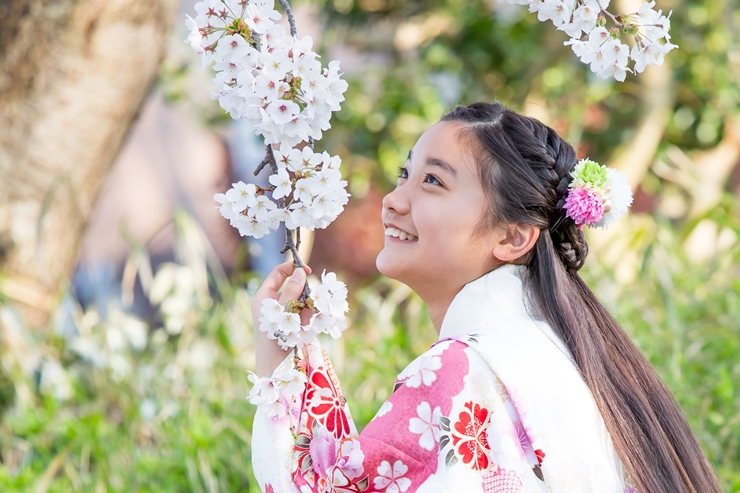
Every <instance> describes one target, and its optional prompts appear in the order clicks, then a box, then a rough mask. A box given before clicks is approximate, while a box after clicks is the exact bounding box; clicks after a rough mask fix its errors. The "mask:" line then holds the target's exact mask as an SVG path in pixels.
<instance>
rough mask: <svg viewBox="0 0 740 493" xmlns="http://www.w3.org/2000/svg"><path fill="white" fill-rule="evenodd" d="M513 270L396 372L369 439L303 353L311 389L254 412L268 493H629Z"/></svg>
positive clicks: (463, 300)
mask: <svg viewBox="0 0 740 493" xmlns="http://www.w3.org/2000/svg"><path fill="white" fill-rule="evenodd" d="M518 274H519V271H518V268H516V267H515V266H504V267H502V268H499V269H497V270H495V271H493V272H491V273H489V274H487V275H486V276H484V277H482V278H480V279H478V280H476V281H474V282H472V283H470V284H468V285H467V286H466V287H465V288H464V289H463V290H462V291H461V292H460V294H458V296H457V297H456V298H455V300H454V301H453V303H452V305H451V306H450V309H449V311H448V314H447V315H446V317H445V322H444V324H443V326H442V330H441V332H440V340H439V341H438V342H437V343H435V344H434V345H433V346H432V347H431V348H430V349H429V350H428V351H427V352H425V353H424V354H422V355H421V356H419V357H418V358H417V359H416V360H414V361H413V362H411V364H409V365H408V366H407V367H406V369H404V370H403V372H401V373H400V374H399V375H398V377H397V379H396V382H395V385H394V387H393V393H392V394H391V396H390V397H389V398H388V400H387V401H386V402H385V403H384V404H383V405H382V406H381V407H380V409H379V410H378V412H377V414H376V416H375V417H374V418H373V420H372V421H371V422H370V423H369V424H368V425H367V426H366V427H365V429H364V430H363V431H362V433H358V432H357V430H356V428H355V426H354V423H353V421H352V418H351V415H350V411H349V408H348V406H347V402H346V400H345V398H344V395H343V393H342V390H341V388H340V385H339V381H338V378H337V375H336V374H335V372H334V369H333V367H332V365H331V362H330V361H329V358H328V356H327V354H326V352H325V351H324V350H323V348H322V347H321V346H320V344H319V343H317V342H316V343H313V344H310V345H306V346H305V348H304V351H303V354H304V356H303V359H302V360H301V362H300V364H301V366H302V367H303V368H304V369H305V371H306V375H307V379H308V382H307V383H306V386H305V391H304V392H303V394H302V395H301V396H299V397H298V398H296V399H294V400H293V402H291V403H287V405H288V407H289V412H288V413H287V415H286V416H285V417H273V418H269V417H267V414H266V413H265V412H264V410H262V409H260V407H261V406H259V407H258V412H257V415H256V416H255V422H254V433H253V441H252V450H253V466H254V472H255V476H256V477H257V480H258V481H259V483H260V486H261V487H262V490H263V491H265V492H276V493H283V492H300V493H309V492H310V493H328V492H353V493H374V492H383V493H411V492H420V493H430V492H434V493H437V492H475V493H477V492H482V493H534V492H554V493H559V492H568V493H573V492H583V493H586V492H590V491H599V492H617V493H622V492H630V491H634V490H633V489H632V488H631V486H630V485H629V482H628V481H627V480H626V479H625V478H624V474H623V472H622V467H621V464H620V462H619V460H618V458H617V457H616V454H615V452H614V448H613V445H612V444H611V440H610V438H609V435H608V433H607V432H606V429H605V428H604V424H603V421H602V420H601V417H600V415H599V413H598V410H597V408H596V406H595V404H594V402H593V398H592V397H591V394H590V392H589V391H588V388H587V387H586V386H585V383H584V382H583V380H582V379H581V378H580V376H579V374H578V372H577V369H576V368H575V366H574V365H573V362H572V361H571V359H570V357H569V355H568V353H567V351H565V350H564V347H563V345H562V343H560V342H559V341H558V340H557V339H556V338H555V337H554V335H553V334H552V331H549V330H548V329H549V327H546V326H543V324H542V322H541V321H537V320H536V319H535V318H534V317H531V316H530V314H529V311H528V310H527V309H526V307H525V303H524V300H523V298H522V297H521V294H522V287H521V281H520V278H519V275H518ZM472 308H474V309H472ZM290 364H292V359H291V358H288V359H286V361H284V362H283V365H290ZM278 370H280V368H278Z"/></svg>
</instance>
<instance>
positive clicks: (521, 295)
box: [439, 264, 536, 340]
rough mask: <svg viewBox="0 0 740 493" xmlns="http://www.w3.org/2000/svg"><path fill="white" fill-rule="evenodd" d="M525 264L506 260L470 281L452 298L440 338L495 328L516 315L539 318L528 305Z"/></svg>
mask: <svg viewBox="0 0 740 493" xmlns="http://www.w3.org/2000/svg"><path fill="white" fill-rule="evenodd" d="M525 269H526V267H525V266H522V265H514V264H504V265H502V266H500V267H498V268H497V269H494V270H492V271H491V272H489V273H488V274H485V275H483V276H481V277H479V278H478V279H476V280H474V281H471V282H469V283H468V284H466V285H465V286H464V287H463V288H462V289H461V290H460V292H459V293H458V294H457V296H455V299H453V300H452V303H451V304H450V307H449V308H448V309H447V313H446V314H445V318H444V320H443V321H442V328H441V329H440V331H439V338H440V340H441V339H445V338H449V337H454V336H457V335H461V334H465V333H472V332H475V331H480V330H481V329H484V327H483V326H485V329H486V331H488V330H495V327H496V326H497V325H499V324H498V323H497V322H503V321H504V320H509V321H511V320H512V319H519V320H521V319H523V318H524V319H530V320H532V321H534V320H536V319H535V318H534V317H532V316H531V314H532V313H534V310H532V309H529V310H528V309H527V305H528V303H527V299H526V296H525V295H526V293H525V290H524V288H523V285H522V276H523V274H524V270H525Z"/></svg>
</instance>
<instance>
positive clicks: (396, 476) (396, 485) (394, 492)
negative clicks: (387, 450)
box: [373, 460, 411, 493]
mask: <svg viewBox="0 0 740 493" xmlns="http://www.w3.org/2000/svg"><path fill="white" fill-rule="evenodd" d="M408 470H409V467H408V466H407V465H406V464H404V463H403V462H402V461H400V460H397V461H395V462H394V463H393V467H391V465H390V463H389V462H388V461H387V460H384V461H383V462H381V463H380V465H379V466H378V475H377V476H376V477H375V478H374V479H373V483H374V484H375V489H376V490H383V491H385V492H386V493H399V492H403V491H406V490H408V489H409V488H410V487H411V480H410V479H408V478H404V477H403V476H404V475H405V474H406V473H407V472H408Z"/></svg>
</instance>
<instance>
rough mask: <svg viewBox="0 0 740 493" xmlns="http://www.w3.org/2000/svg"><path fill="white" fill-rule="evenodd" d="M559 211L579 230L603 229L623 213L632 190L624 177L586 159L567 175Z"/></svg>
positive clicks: (627, 205)
mask: <svg viewBox="0 0 740 493" xmlns="http://www.w3.org/2000/svg"><path fill="white" fill-rule="evenodd" d="M570 175H571V177H572V178H573V180H572V181H571V183H570V185H569V186H568V188H569V190H568V195H567V196H566V197H565V203H564V205H563V209H564V210H565V217H569V218H571V219H573V221H574V222H575V223H576V225H577V226H578V229H581V228H582V227H583V225H584V224H585V225H587V226H591V227H597V228H601V229H606V228H607V227H608V226H610V225H611V224H612V223H614V222H615V221H616V220H617V219H618V218H619V217H621V216H622V215H623V214H624V213H626V212H627V208H629V206H630V204H632V190H631V189H630V186H629V184H628V183H627V177H626V176H625V175H624V174H623V173H620V172H619V171H617V170H615V169H613V168H607V167H606V166H604V165H601V164H599V163H597V162H595V161H592V160H590V159H582V160H580V161H579V162H578V164H576V166H575V167H574V168H573V171H571V173H570Z"/></svg>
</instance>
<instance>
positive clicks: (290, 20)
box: [280, 0, 298, 36]
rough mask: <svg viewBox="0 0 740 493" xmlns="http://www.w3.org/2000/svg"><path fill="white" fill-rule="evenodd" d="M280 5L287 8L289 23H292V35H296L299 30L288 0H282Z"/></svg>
mask: <svg viewBox="0 0 740 493" xmlns="http://www.w3.org/2000/svg"><path fill="white" fill-rule="evenodd" d="M280 5H282V6H283V8H284V9H285V14H286V15H287V16H288V23H289V24H290V35H291V36H295V35H296V33H297V32H298V31H296V28H295V18H294V17H293V11H292V10H291V9H290V4H289V3H288V0H280Z"/></svg>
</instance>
